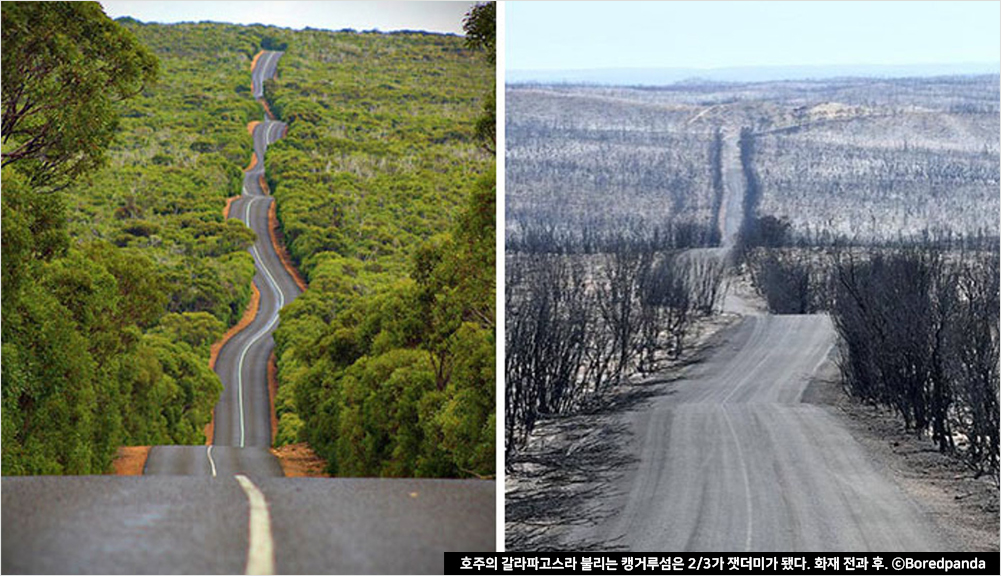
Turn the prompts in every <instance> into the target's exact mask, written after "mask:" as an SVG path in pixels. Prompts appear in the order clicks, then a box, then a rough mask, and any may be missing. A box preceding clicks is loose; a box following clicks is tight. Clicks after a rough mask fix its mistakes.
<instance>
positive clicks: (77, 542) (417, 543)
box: [0, 476, 494, 574]
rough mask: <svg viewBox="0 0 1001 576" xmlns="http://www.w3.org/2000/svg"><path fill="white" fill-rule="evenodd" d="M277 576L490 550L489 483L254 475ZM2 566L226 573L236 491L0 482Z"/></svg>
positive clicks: (96, 482) (414, 566) (235, 558)
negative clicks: (263, 505)
mask: <svg viewBox="0 0 1001 576" xmlns="http://www.w3.org/2000/svg"><path fill="white" fill-rule="evenodd" d="M256 484H257V486H258V487H259V488H260V492H261V493H262V494H263V495H264V497H265V498H266V500H267V502H268V503H269V508H270V520H271V531H272V533H273V546H274V566H273V567H274V571H275V572H276V573H279V574H338V573H340V574H365V573H386V574H409V573H442V572H443V571H444V556H443V554H442V551H444V550H459V551H487V550H492V549H493V548H494V515H493V510H494V483H493V482H482V481H478V480H475V481H473V480H378V479H326V478H273V479H265V480H257V481H256ZM2 508H3V527H4V531H3V560H2V567H0V569H2V571H3V573H4V574H12V573H34V574H38V573H48V574H72V573H90V574H150V573H162V574H237V573H243V572H244V569H245V566H246V562H247V554H248V537H247V525H248V522H249V513H248V505H247V496H246V494H245V492H244V490H243V489H242V488H241V486H240V484H239V483H238V482H237V481H236V480H235V479H234V478H233V477H232V476H227V477H223V476H218V477H215V478H213V477H211V476H209V477H181V476H174V477H168V476H160V477H149V476H146V477H141V476H131V477H128V476H121V477H113V476H80V477H34V478H31V477H28V478H4V479H3V506H2Z"/></svg>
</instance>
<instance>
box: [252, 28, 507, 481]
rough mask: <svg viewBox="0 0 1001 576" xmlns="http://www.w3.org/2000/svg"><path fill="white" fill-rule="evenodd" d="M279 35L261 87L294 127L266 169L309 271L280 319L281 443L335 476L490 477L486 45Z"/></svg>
mask: <svg viewBox="0 0 1001 576" xmlns="http://www.w3.org/2000/svg"><path fill="white" fill-rule="evenodd" d="M490 17H491V22H492V13H491V15H490ZM274 41H275V42H277V43H281V44H287V51H286V53H285V55H284V56H283V57H282V60H281V63H280V64H279V67H278V76H277V78H276V79H275V80H273V81H269V82H267V83H266V84H265V93H266V97H267V99H268V101H269V104H270V107H271V109H272V110H273V111H274V113H275V114H276V115H277V116H278V117H279V118H280V119H282V120H284V121H286V122H288V124H289V130H288V135H287V136H286V137H285V138H284V139H282V140H281V141H279V142H278V143H277V144H274V145H273V146H272V147H271V148H270V149H269V151H268V157H267V160H266V161H267V173H268V176H269V184H270V186H271V189H272V192H273V194H274V195H275V198H276V199H277V201H278V217H279V220H280V223H281V227H282V230H283V232H284V236H285V238H286V242H287V246H288V249H289V251H290V254H291V256H292V258H293V260H294V261H295V262H296V263H297V265H298V266H299V268H300V270H301V271H302V272H303V273H304V274H305V276H306V277H307V279H308V282H309V290H307V291H306V292H305V293H304V294H303V295H302V296H300V297H299V298H298V299H297V300H296V301H295V302H293V303H292V304H291V305H289V306H288V307H286V309H285V310H283V311H282V321H281V324H280V326H279V328H278V330H277V332H276V334H275V341H276V346H277V354H278V358H279V361H278V367H279V384H280V386H279V392H278V399H277V401H276V408H277V411H278V415H279V418H280V420H279V430H278V443H279V444H281V443H287V442H293V441H296V440H307V441H308V442H309V443H310V444H311V445H312V447H313V448H314V449H315V450H316V451H317V452H318V453H319V454H320V455H321V456H323V457H324V458H326V459H327V461H328V462H329V467H330V472H332V473H335V474H338V475H354V476H361V475H388V476H410V475H420V476H461V475H475V476H488V475H492V474H493V471H494V454H495V452H494V414H495V411H494V406H495V399H494V382H495V378H494V348H495V346H494V343H495V333H494V292H495V290H494V250H495V244H494V238H495V235H494V213H495V212H494V206H495V198H494V197H495V189H494V181H493V176H492V174H493V172H494V161H493V156H492V154H491V153H490V152H489V151H488V150H489V147H490V145H489V144H485V143H484V141H483V140H482V139H481V138H478V137H477V135H476V134H477V121H478V118H479V117H480V116H481V115H482V114H483V109H484V103H485V102H489V101H491V100H490V99H491V98H492V89H493V77H494V72H493V68H492V66H491V65H490V59H489V57H487V56H485V55H484V54H483V53H482V52H481V51H478V50H472V49H470V48H469V47H467V46H466V43H465V42H464V39H463V38H460V37H456V36H448V35H437V34H422V33H394V34H377V33H362V34H357V33H351V32H339V33H327V32H320V31H308V30H307V31H305V32H302V33H294V35H293V34H288V33H283V34H278V35H277V36H276V38H275V39H274Z"/></svg>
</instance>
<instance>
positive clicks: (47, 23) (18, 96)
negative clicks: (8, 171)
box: [2, 2, 158, 187]
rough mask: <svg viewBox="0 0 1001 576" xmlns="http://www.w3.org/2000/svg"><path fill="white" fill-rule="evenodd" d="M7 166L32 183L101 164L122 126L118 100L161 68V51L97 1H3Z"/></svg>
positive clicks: (56, 180)
mask: <svg viewBox="0 0 1001 576" xmlns="http://www.w3.org/2000/svg"><path fill="white" fill-rule="evenodd" d="M2 14H3V16H2V18H3V31H2V35H3V47H4V58H3V89H2V92H3V103H2V108H3V152H2V157H3V160H2V162H3V165H4V166H7V165H8V164H11V163H14V162H17V163H18V164H20V165H21V166H20V169H21V170H22V171H23V173H24V174H26V175H27V177H28V179H29V182H30V184H32V185H33V186H36V187H37V186H44V185H59V184H65V183H67V182H69V181H70V180H71V179H72V178H73V177H75V176H78V175H80V174H82V173H85V172H87V171H89V170H92V169H94V168H95V167H97V166H100V165H101V163H102V162H103V160H104V154H105V150H106V149H107V146H108V144H109V143H110V142H111V139H112V137H113V135H114V132H115V128H116V126H117V123H118V114H117V112H116V110H115V102H116V101H119V100H122V99H124V98H128V97H131V96H135V95H137V94H138V93H139V92H141V91H142V89H143V87H144V86H146V85H147V84H149V83H150V82H152V81H153V80H154V79H155V78H156V76H157V71H158V62H157V59H156V57H155V56H153V54H152V53H151V52H150V51H149V50H148V49H146V48H145V47H144V46H142V45H141V44H140V43H139V42H138V41H137V40H136V39H135V37H134V36H133V35H132V34H131V33H130V32H129V31H128V30H126V29H124V28H123V27H121V26H119V25H118V24H116V23H115V22H114V21H113V20H111V19H110V18H108V17H107V16H105V14H104V12H103V11H102V9H101V6H100V5H99V4H98V3H96V2H8V3H5V4H4V5H3V10H2Z"/></svg>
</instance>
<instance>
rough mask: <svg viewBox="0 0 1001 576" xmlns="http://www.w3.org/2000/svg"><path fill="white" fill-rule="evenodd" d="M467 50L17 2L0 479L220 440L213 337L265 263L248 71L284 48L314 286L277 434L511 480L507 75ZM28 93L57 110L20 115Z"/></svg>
mask: <svg viewBox="0 0 1001 576" xmlns="http://www.w3.org/2000/svg"><path fill="white" fill-rule="evenodd" d="M490 17H491V22H492V12H491V14H490ZM490 33H491V34H492V27H491V28H490ZM470 44H474V46H471V47H470V46H467V43H466V42H464V40H463V39H462V38H460V37H456V36H448V35H435V34H424V33H397V34H378V33H355V32H352V31H344V32H339V33H331V32H324V31H316V30H306V31H303V32H292V31H288V30H284V29H278V28H272V27H263V26H231V25H222V24H209V23H204V24H180V25H169V26H164V25H146V24H141V23H138V22H136V21H133V20H129V19H122V20H119V21H118V23H114V22H112V21H110V20H109V19H107V17H105V16H104V15H103V14H102V13H101V10H100V7H99V6H98V5H96V4H90V3H80V4H62V3H53V4H40V3H27V4H12V3H4V5H3V45H4V56H5V58H4V59H3V109H4V118H3V151H4V161H3V162H4V165H3V175H2V177H3V196H2V198H3V403H2V406H3V473H4V474H44V473H100V472H104V471H106V470H107V469H108V468H109V465H110V462H111V460H112V457H113V455H114V452H115V449H116V448H117V447H118V446H120V445H129V444H138V445H141V444H183V443H201V442H203V441H204V436H203V428H204V426H205V424H206V423H207V422H208V421H209V419H210V418H211V410H212V407H213V406H214V405H215V403H216V401H217V400H218V396H219V392H220V390H221V385H220V383H219V380H218V377H217V376H216V375H215V374H214V373H213V372H212V371H211V370H209V368H208V363H207V360H208V356H209V348H210V345H211V343H212V342H213V341H215V340H216V339H217V338H218V337H219V336H220V335H221V334H222V333H223V332H224V331H225V329H226V327H227V326H229V325H231V324H233V323H234V322H235V321H236V320H237V319H238V318H239V317H240V316H241V314H242V312H243V309H244V307H245V306H246V303H247V302H248V300H249V297H250V283H251V278H252V276H253V261H252V259H251V257H250V255H249V254H248V253H247V252H246V248H247V246H248V245H249V244H250V243H251V242H252V241H253V238H254V237H253V232H251V231H249V230H248V229H247V228H245V227H244V226H243V225H242V224H240V223H238V222H235V221H226V220H224V219H223V217H222V214H221V210H222V207H223V206H224V204H225V199H226V198H227V197H230V196H233V195H236V194H239V193H240V186H241V180H242V171H241V168H242V166H244V165H245V164H246V162H247V160H248V159H249V157H250V155H251V147H252V142H251V138H250V136H249V134H248V132H247V130H246V124H247V122H249V121H250V120H254V119H258V118H259V116H260V107H259V105H258V104H257V103H255V102H254V101H253V99H252V98H251V95H250V69H249V65H250V62H251V60H252V58H253V55H254V54H255V53H257V52H258V51H259V50H260V49H262V48H264V49H282V48H286V49H287V50H288V52H287V54H286V56H285V57H283V59H282V61H281V63H280V65H279V79H278V80H277V81H273V82H269V83H268V85H267V87H266V88H267V94H268V98H269V100H270V104H271V107H272V109H273V110H274V111H275V112H276V113H277V114H278V115H279V117H280V118H282V119H284V120H286V121H287V122H288V123H289V125H290V131H289V135H288V137H287V138H286V139H285V140H282V141H281V142H279V143H278V144H275V145H274V146H273V147H272V150H271V151H270V152H269V155H268V173H269V175H270V178H271V181H270V184H271V187H272V190H273V191H274V193H275V196H276V198H277V200H278V206H279V219H280V222H281V226H282V229H283V232H284V234H285V237H286V238H287V240H288V246H289V249H290V252H291V254H292V256H293V258H294V260H295V262H296V263H297V265H299V266H300V268H301V270H302V271H303V272H304V273H305V275H306V277H307V278H308V279H309V282H310V290H308V291H307V292H306V293H305V294H304V295H303V296H302V297H301V298H299V299H298V300H297V301H296V302H295V303H294V304H293V305H292V306H290V307H289V308H288V309H287V310H285V311H283V314H282V325H281V327H280V330H279V332H278V333H277V334H276V342H277V343H278V352H279V357H280V362H279V367H280V372H279V380H280V382H281V387H280V390H279V397H278V401H277V402H276V404H277V406H278V411H279V416H280V418H281V420H280V426H279V443H285V442H291V441H296V440H308V441H309V442H310V443H311V444H312V445H313V447H314V448H315V449H316V450H317V451H318V452H319V453H320V454H321V455H323V456H324V457H326V458H327V459H328V461H329V462H330V468H331V472H334V473H338V474H343V475H414V474H417V475H434V476H457V475H477V476H484V475H490V474H492V473H493V468H494V404H495V402H494V372H493V370H494V341H495V334H494V201H495V200H494V196H495V190H494V182H493V177H492V174H493V171H494V162H493V157H492V154H491V153H490V152H489V151H490V150H491V147H492V144H490V143H486V142H485V141H484V140H483V138H482V135H483V133H484V132H487V131H489V130H488V128H489V126H492V120H490V119H486V115H485V114H483V111H484V109H485V108H487V109H489V108H490V107H491V106H492V89H493V86H492V82H493V75H494V74H493V70H492V67H491V63H492V62H491V60H490V58H489V57H484V54H483V53H482V48H483V47H485V44H484V42H482V41H481V42H480V43H479V44H478V45H476V44H477V43H475V42H473V43H470ZM109 46H110V47H111V48H110V49H109ZM477 48H480V49H479V50H478V49H477ZM489 48H490V49H491V50H492V44H490V46H489ZM84 63H89V64H88V65H84ZM54 69H57V70H58V73H55V74H53V73H52V71H53V70H54ZM24 70H38V71H39V72H40V73H39V74H38V75H37V77H35V76H32V75H31V74H28V75H25V73H24ZM42 72H46V73H47V74H46V73H42ZM88 74H89V76H88ZM71 88H72V89H71ZM33 91H34V92H33ZM26 94H27V95H37V94H44V95H46V96H48V97H50V98H51V99H52V100H53V102H55V104H54V105H53V106H51V108H48V112H47V114H48V116H47V117H44V119H45V120H51V122H49V124H45V123H44V122H38V121H37V120H38V118H39V116H34V117H33V118H34V120H32V117H31V116H30V115H28V119H27V120H21V121H20V123H18V120H19V118H15V115H14V114H8V112H9V111H10V110H15V111H16V110H17V109H18V108H17V103H18V102H21V100H18V99H19V98H24V96H25V95H26ZM478 123H479V126H478V125H477V124H478ZM52 125H56V126H58V127H59V128H58V129H57V130H55V131H48V132H46V129H47V126H52ZM488 125H489V126H488ZM32 129H34V130H35V133H32V132H31V130H32ZM38 134H41V136H44V137H46V138H49V139H50V140H52V143H49V144H48V147H47V148H44V149H40V148H38V147H37V146H35V144H36V142H35V139H33V138H35V137H37V136H38ZM53 134H54V135H55V137H53ZM477 134H479V136H477ZM36 139H37V138H36ZM29 145H30V146H29ZM26 151H27V152H26ZM28 152H34V155H31V154H29V153H28ZM57 152H58V154H56V153H57ZM53 158H58V159H59V161H53V160H52V159H53Z"/></svg>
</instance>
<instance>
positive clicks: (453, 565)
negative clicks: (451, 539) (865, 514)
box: [445, 552, 998, 576]
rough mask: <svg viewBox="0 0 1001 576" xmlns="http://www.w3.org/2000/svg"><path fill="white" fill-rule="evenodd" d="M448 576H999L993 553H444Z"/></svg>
mask: <svg viewBox="0 0 1001 576" xmlns="http://www.w3.org/2000/svg"><path fill="white" fill-rule="evenodd" d="M445 573H446V574H666V573H671V574H783V573H788V574H990V575H992V576H996V575H997V574H998V554H997V553H986V552H985V553H973V552H909V553H898V552H866V553H854V552H851V553H836V554H835V553H831V554H813V553H794V552H789V553H776V552H768V553H761V554H746V553H722V552H706V553H698V554H691V553H679V554H665V553H656V552H653V553H646V552H607V553H577V552H566V553H562V552H525V553H517V552H510V553H480V552H475V553H472V552H470V553H467V552H446V553H445Z"/></svg>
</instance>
